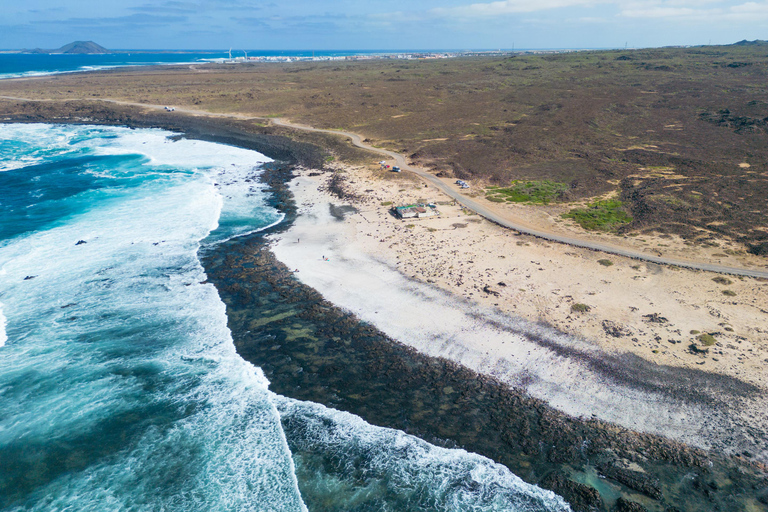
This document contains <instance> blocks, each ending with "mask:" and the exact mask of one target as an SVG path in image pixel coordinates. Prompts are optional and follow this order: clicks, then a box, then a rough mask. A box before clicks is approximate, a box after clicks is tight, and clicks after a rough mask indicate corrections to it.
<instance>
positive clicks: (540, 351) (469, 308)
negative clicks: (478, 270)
mask: <svg viewBox="0 0 768 512" xmlns="http://www.w3.org/2000/svg"><path fill="white" fill-rule="evenodd" d="M57 121H58V120H57ZM89 121H90V122H98V121H99V119H98V118H97V116H93V117H91V118H90V120H89ZM106 121H107V122H108V123H110V124H113V123H116V124H130V123H126V122H125V120H123V119H114V118H111V119H109V118H108V119H106ZM197 121H198V122H197V125H198V126H197V130H198V131H199V132H205V131H207V130H209V129H210V128H211V127H215V126H216V121H211V120H197ZM147 122H148V123H149V124H153V125H158V124H159V123H160V121H158V120H148V121H147ZM174 122H178V120H174ZM194 124H195V123H194V122H193V123H191V125H194ZM191 125H190V126H188V127H187V130H188V133H189V134H190V135H192V136H195V129H194V127H193V126H191ZM169 128H171V129H176V130H178V129H179V128H177V127H169ZM225 132H226V130H222V131H221V132H219V133H218V134H217V135H215V137H216V139H218V140H216V141H219V142H225V143H227V142H228V143H234V144H236V145H240V144H243V140H244V139H247V138H248V137H247V136H243V137H242V138H241V137H240V136H239V135H238V136H232V135H231V134H229V135H228V134H226V133H225ZM256 138H257V139H258V137H256ZM209 140H210V139H209ZM278 140H279V139H277V138H275V139H273V140H272V142H277V141H278ZM283 142H285V141H283ZM249 143H250V144H251V145H250V147H252V148H254V149H256V148H255V147H254V144H255V145H259V144H261V148H262V149H258V150H259V151H263V148H264V147H265V145H268V142H265V141H264V140H262V141H261V142H258V141H257V142H256V143H254V142H253V140H251V141H250V142H249ZM289 145H290V144H289ZM272 149H273V154H275V151H274V150H275V149H277V150H278V151H287V152H284V153H283V155H288V154H289V153H290V151H288V150H285V148H283V149H282V150H281V149H280V148H279V147H278V145H277V144H275V148H272ZM305 149H306V148H305ZM302 151H304V150H300V151H298V152H297V153H301V152H302ZM307 151H308V150H307ZM307 154H311V152H308V153H307ZM294 157H295V155H294ZM311 160H312V159H309V158H307V159H305V161H307V162H310V163H312V162H311ZM314 161H315V162H316V160H314ZM306 188H308V189H309V188H311V187H310V186H309V185H307V187H306ZM295 194H296V196H297V206H298V207H299V208H300V213H303V215H302V216H301V217H300V218H302V219H308V218H310V216H311V215H315V216H316V217H317V219H318V220H321V221H322V222H323V223H325V224H328V223H329V222H330V223H336V222H337V220H336V217H334V216H332V215H331V213H330V209H328V207H327V205H323V208H324V209H325V211H326V212H327V215H325V216H319V213H321V212H320V210H317V211H314V210H304V211H303V212H302V211H301V209H302V208H308V207H309V205H306V206H305V205H304V204H303V203H305V202H306V198H307V197H314V196H303V197H301V194H302V192H301V191H300V190H298V189H297V190H296V191H295ZM308 214H310V215H308ZM341 216H342V217H343V215H341ZM363 216H364V214H363ZM350 217H354V215H352V216H347V218H350ZM361 222H362V221H361ZM366 222H368V221H366ZM297 225H298V223H296V224H294V227H292V228H291V230H289V231H288V232H286V233H284V234H283V235H279V236H282V237H283V240H282V241H281V242H278V243H277V244H276V247H275V252H276V254H278V257H280V254H281V250H283V249H284V248H285V247H287V246H288V244H290V243H293V242H291V239H292V238H293V237H294V236H293V233H296V232H297V231H295V228H296V227H297ZM331 225H332V226H336V225H335V224H331ZM339 225H340V226H345V227H346V228H349V224H347V223H346V222H344V221H340V222H339ZM317 226H318V224H314V225H309V229H310V232H312V231H314V232H316V233H317V234H318V236H321V237H322V236H327V235H328V233H327V232H326V233H323V232H320V231H318V230H317V229H316V228H317ZM298 228H299V229H301V228H302V226H298ZM304 228H307V226H304ZM457 229H458V228H457ZM460 229H465V228H460ZM306 236H307V235H304V236H302V237H298V238H301V240H302V242H300V243H297V244H296V245H297V246H302V250H307V249H306V248H307V246H309V245H310V244H309V242H310V238H305V237H306ZM332 236H338V237H339V238H338V239H336V240H330V241H329V240H326V241H323V240H321V241H320V244H319V245H315V246H314V248H312V247H310V249H314V250H311V251H310V252H312V253H316V252H318V251H320V252H321V253H322V252H325V249H326V248H327V249H328V253H329V254H328V256H330V257H331V258H332V259H331V261H330V262H325V261H323V260H322V259H320V258H318V259H316V260H312V259H307V258H302V259H301V260H300V261H299V260H296V261H298V262H299V263H298V264H300V265H305V264H306V265H307V266H306V267H305V268H300V267H299V266H294V265H293V263H291V264H290V265H289V267H291V268H299V270H300V272H299V273H298V274H297V275H296V277H298V278H299V279H300V280H307V281H310V280H313V279H315V280H316V282H314V285H313V286H314V287H316V288H318V289H320V291H321V292H323V294H324V295H325V294H326V293H327V294H328V295H329V296H332V297H334V298H333V299H332V302H336V301H338V302H342V304H340V305H341V306H342V307H345V304H344V303H343V298H342V296H341V295H333V294H332V293H331V292H330V291H329V289H327V288H328V286H329V284H328V283H333V282H334V281H335V280H337V279H338V275H334V274H331V273H327V272H325V270H324V269H328V268H329V267H331V265H325V266H322V264H325V263H336V260H337V258H336V257H335V255H336V254H338V255H339V257H340V258H344V257H346V259H347V260H348V261H344V260H343V259H342V261H343V262H344V263H345V264H346V263H349V261H352V259H353V258H352V257H350V256H349V255H345V254H343V253H342V252H341V248H340V247H341V246H346V245H347V244H346V243H345V241H347V240H349V238H343V237H341V235H340V234H339V232H335V234H334V235H332ZM331 242H335V243H336V248H334V245H333V243H331ZM281 243H282V246H281ZM331 251H333V252H331ZM323 255H325V254H320V256H323ZM282 257H283V258H287V259H288V260H289V261H294V260H291V259H290V258H291V257H292V256H286V253H285V252H283V253H282ZM318 262H322V263H321V264H320V265H318ZM368 265H377V266H376V268H377V269H378V270H380V271H381V272H382V277H381V282H383V283H384V284H385V285H386V286H393V287H394V288H397V289H398V290H400V289H405V290H406V294H407V295H413V294H414V293H425V294H426V293H427V292H425V291H424V290H432V291H433V292H434V291H435V290H434V287H433V286H427V287H426V288H421V285H422V283H418V282H415V283H414V282H411V281H408V280H405V281H399V280H397V279H396V276H398V275H399V273H398V271H396V270H394V268H395V266H392V265H387V264H386V262H385V263H382V261H381V260H376V259H374V258H369V259H363V260H362V263H360V262H358V263H357V267H355V266H354V265H353V266H352V268H350V267H345V268H344V269H343V272H348V271H350V270H359V267H360V266H362V267H365V266H368ZM358 278H359V276H358ZM392 279H395V281H392ZM324 283H325V284H324ZM426 284H428V285H433V284H435V283H426ZM411 285H413V286H411ZM324 288H325V289H324ZM367 292H369V293H365V294H363V295H357V296H355V298H356V301H357V300H362V299H366V298H370V297H372V296H375V294H376V291H375V290H373V291H371V290H370V289H369V290H367ZM469 293H472V294H473V295H472V296H471V298H472V300H474V299H475V297H474V295H475V294H477V295H480V294H479V293H476V292H469ZM327 298H329V297H327ZM440 300H444V301H446V304H448V307H455V306H457V305H458V306H459V307H460V309H462V310H466V312H465V313H464V314H467V315H468V317H473V316H474V317H476V318H477V317H481V323H484V324H486V325H491V324H492V323H493V321H498V322H501V323H503V321H504V320H503V319H501V320H499V319H498V317H495V316H494V315H495V313H488V311H487V310H486V309H483V308H481V309H480V310H478V309H476V306H475V305H473V304H472V303H471V302H470V301H468V300H467V299H459V300H458V301H457V299H454V298H452V297H446V295H445V294H444V293H443V292H440V291H437V292H436V294H433V295H431V296H430V295H427V300H426V302H430V301H431V302H432V303H439V302H440ZM372 305H373V304H371V303H369V304H367V305H366V304H365V303H363V302H360V303H359V304H358V309H357V310H354V309H353V308H352V307H347V308H346V309H348V310H351V311H353V312H355V313H356V314H357V316H358V317H359V318H360V319H362V320H363V321H366V322H369V323H371V324H373V325H377V324H376V322H375V317H370V315H371V314H374V315H375V314H378V313H375V312H374V313H371V306H372ZM438 305H439V304H438ZM443 306H444V307H445V304H443ZM395 311H397V310H395ZM418 320H419V319H418V318H417V319H416V320H415V321H417V322H418ZM386 323H387V322H384V323H383V324H382V325H381V326H380V327H382V328H383V330H384V332H385V333H387V334H394V336H392V337H393V338H394V339H395V340H397V341H403V340H400V339H399V338H401V337H404V336H403V333H402V332H400V333H398V332H395V331H391V332H388V330H387V329H388V327H387V325H386ZM459 323H460V322H459ZM413 325H414V324H411V326H413ZM439 327H441V328H442V329H444V332H446V333H450V332H451V331H453V332H454V335H455V334H456V332H462V329H464V331H463V332H467V331H468V330H467V329H466V326H465V327H464V328H462V327H460V326H457V324H455V323H454V324H453V325H440V326H439ZM491 327H494V328H496V329H497V330H498V329H499V327H498V326H493V325H491ZM502 327H503V328H502V329H501V330H502V331H505V332H508V331H510V330H511V331H516V332H517V333H518V334H521V333H522V335H523V337H525V336H529V337H531V336H532V337H534V338H535V336H539V337H542V338H546V337H548V336H552V337H554V338H557V342H558V343H559V346H560V347H561V348H562V352H563V353H562V354H558V355H557V357H555V358H552V359H550V360H549V361H543V362H541V366H540V369H545V370H547V371H549V372H550V373H552V374H556V373H557V372H559V370H561V369H562V368H558V367H556V366H553V364H555V363H559V362H562V360H563V358H565V359H567V357H566V356H567V355H568V353H569V352H571V353H576V352H577V351H574V348H575V347H576V348H580V343H581V341H579V340H572V339H566V338H567V337H563V336H562V335H559V334H557V333H556V332H555V331H554V330H552V329H549V328H541V327H536V326H534V327H533V328H530V327H528V326H525V327H520V326H519V325H512V326H509V325H507V326H502ZM470 330H471V329H470ZM420 336H421V338H420V340H419V343H421V345H419V346H417V347H416V348H418V349H420V350H421V351H422V352H424V353H426V354H428V355H432V356H437V357H446V356H448V358H449V359H453V360H456V359H457V358H458V359H459V360H460V362H463V363H465V362H467V361H469V362H470V363H472V364H478V367H482V368H483V369H485V370H487V369H488V365H489V361H490V360H492V358H488V357H485V355H483V354H482V350H479V351H477V350H476V351H475V352H472V351H471V350H468V349H467V348H466V347H460V346H457V345H455V344H454V345H451V344H443V345H442V346H441V347H437V348H438V349H439V350H436V347H435V345H434V344H430V343H429V340H428V339H427V338H428V334H426V333H421V334H420ZM550 341H551V340H550ZM521 343H526V341H525V340H522V341H521ZM481 348H484V347H481ZM528 348H531V349H532V350H533V352H534V359H539V360H541V359H546V357H545V355H544V354H545V353H546V350H547V347H545V346H542V344H536V343H534V344H532V345H530V347H528ZM526 351H527V349H526ZM587 352H589V351H587ZM488 355H490V354H488ZM519 355H520V358H521V359H523V360H524V361H528V362H530V361H531V359H526V358H523V354H522V353H520V354H519ZM526 355H527V354H526ZM588 355H589V354H586V356H584V357H582V358H581V359H584V358H585V357H586V358H588V357H587V356H588ZM462 357H465V358H466V359H465V360H462V359H461V358H462ZM574 360H577V361H578V360H580V358H579V357H576V358H574ZM473 361H474V362H473ZM624 362H626V361H621V360H617V361H615V362H614V364H617V365H618V364H622V363H624ZM484 365H485V366H484ZM470 367H471V365H470ZM582 369H583V367H573V368H572V370H573V373H571V379H574V380H575V379H577V378H578V377H579V376H580V375H581V370H582ZM506 370H507V373H506V374H505V368H503V367H499V366H497V367H496V370H495V371H494V370H491V371H488V372H487V373H488V374H489V375H490V376H491V377H493V378H494V380H495V379H499V380H500V381H501V382H502V383H504V379H508V378H509V376H510V375H513V374H514V375H517V373H515V371H514V370H515V369H514V368H512V369H511V370H509V369H508V368H507V369H506ZM481 373H486V372H481ZM539 378H541V375H539ZM533 380H536V379H533ZM541 381H542V380H540V381H539V382H541ZM544 382H546V380H544ZM550 382H553V381H550ZM729 382H730V381H729ZM506 383H507V384H511V385H514V384H516V383H515V382H506ZM517 384H525V382H518V383H517ZM599 384H600V382H599V379H597V380H596V381H595V385H599ZM529 385H530V383H529ZM734 386H735V387H734V389H735V391H734V393H733V396H738V394H739V393H740V391H739V390H738V389H736V388H738V386H736V385H735V384H734ZM551 389H552V388H542V390H541V392H542V393H545V392H546V391H550V390H551ZM593 389H594V388H593ZM747 391H749V389H747ZM643 392H644V391H643ZM638 397H640V395H637V396H636V397H635V398H638ZM603 398H604V399H607V400H608V401H610V400H612V399H613V397H603ZM710 398H711V396H709V395H706V393H705V394H704V395H703V398H702V400H709V399H710ZM726 398H730V397H726ZM563 403H564V404H567V403H568V401H567V400H566V399H563ZM630 404H631V402H630ZM562 407H566V406H565V405H562ZM574 415H575V416H579V414H574ZM702 417H703V416H702ZM573 421H577V420H573ZM592 421H594V420H592ZM619 423H620V421H619ZM708 428H712V425H708ZM640 430H642V429H640ZM761 430H762V431H764V429H761ZM690 440H693V437H691V439H690ZM690 440H689V441H690ZM693 444H696V443H695V442H694V443H693ZM702 456H703V455H702ZM700 462H701V461H700ZM694 465H695V464H694ZM539 476H541V475H539Z"/></svg>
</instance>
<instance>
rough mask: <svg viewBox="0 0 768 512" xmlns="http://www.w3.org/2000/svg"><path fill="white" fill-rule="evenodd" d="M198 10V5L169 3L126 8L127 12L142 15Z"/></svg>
mask: <svg viewBox="0 0 768 512" xmlns="http://www.w3.org/2000/svg"><path fill="white" fill-rule="evenodd" d="M199 9H200V6H199V5H196V4H193V3H188V2H177V1H170V2H164V3H162V4H159V5H155V4H143V5H137V6H131V7H128V10H129V11H138V12H143V13H150V12H152V13H154V12H165V13H184V14H187V13H193V12H196V11H198V10H199Z"/></svg>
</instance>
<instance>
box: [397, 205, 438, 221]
mask: <svg viewBox="0 0 768 512" xmlns="http://www.w3.org/2000/svg"><path fill="white" fill-rule="evenodd" d="M392 211H393V212H394V214H395V216H396V217H397V218H398V219H423V218H425V217H434V216H436V215H439V213H440V212H438V211H437V208H436V207H435V205H432V204H429V205H427V204H409V205H405V206H396V207H394V208H392Z"/></svg>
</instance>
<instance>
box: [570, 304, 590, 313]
mask: <svg viewBox="0 0 768 512" xmlns="http://www.w3.org/2000/svg"><path fill="white" fill-rule="evenodd" d="M590 309H592V308H590V307H589V306H587V305H586V304H582V303H581V302H577V303H576V304H571V311H573V312H574V313H589V310H590Z"/></svg>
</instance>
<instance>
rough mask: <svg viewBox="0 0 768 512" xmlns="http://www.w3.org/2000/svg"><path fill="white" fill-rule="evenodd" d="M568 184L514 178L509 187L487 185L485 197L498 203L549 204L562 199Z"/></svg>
mask: <svg viewBox="0 0 768 512" xmlns="http://www.w3.org/2000/svg"><path fill="white" fill-rule="evenodd" d="M567 190H568V185H566V184H565V183H557V182H555V181H549V180H544V181H521V180H515V181H513V182H512V184H511V185H510V186H509V187H506V188H502V187H488V189H487V192H486V196H485V197H486V198H487V199H488V200H489V201H494V202H497V203H500V202H502V201H507V202H510V203H534V204H549V203H550V202H552V201H562V200H563V197H564V195H565V192H566V191H567Z"/></svg>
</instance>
